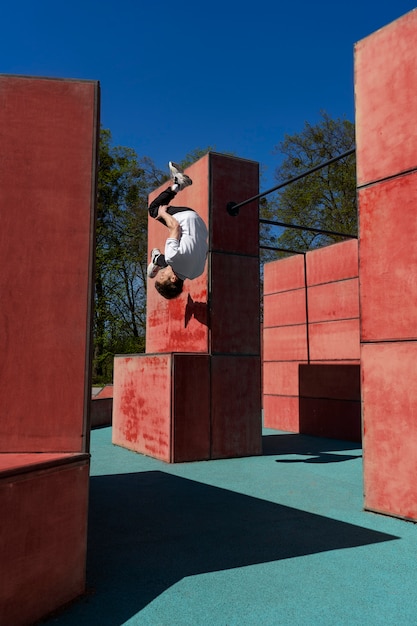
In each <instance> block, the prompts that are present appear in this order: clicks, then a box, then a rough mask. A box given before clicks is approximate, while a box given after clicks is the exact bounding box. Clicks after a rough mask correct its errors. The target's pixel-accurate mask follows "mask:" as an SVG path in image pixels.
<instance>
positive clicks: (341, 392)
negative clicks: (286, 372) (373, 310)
mask: <svg viewBox="0 0 417 626" xmlns="http://www.w3.org/2000/svg"><path fill="white" fill-rule="evenodd" d="M299 373H300V380H299V390H300V396H302V397H304V398H326V399H336V400H351V401H355V402H360V399H361V386H360V366H359V363H352V364H347V363H343V364H338V363H324V364H322V363H310V364H308V365H306V364H300V366H299Z"/></svg>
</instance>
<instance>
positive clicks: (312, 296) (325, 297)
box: [308, 278, 359, 323]
mask: <svg viewBox="0 0 417 626" xmlns="http://www.w3.org/2000/svg"><path fill="white" fill-rule="evenodd" d="M358 318H359V282H358V278H350V279H347V280H341V281H338V282H333V283H327V284H325V285H316V286H314V287H310V288H309V289H308V320H309V322H310V323H313V322H331V321H335V320H340V319H345V320H348V319H356V320H358Z"/></svg>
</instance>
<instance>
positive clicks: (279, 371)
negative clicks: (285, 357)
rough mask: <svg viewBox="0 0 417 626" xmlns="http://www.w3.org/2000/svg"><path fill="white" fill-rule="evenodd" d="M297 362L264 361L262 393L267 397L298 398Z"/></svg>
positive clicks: (298, 366)
mask: <svg viewBox="0 0 417 626" xmlns="http://www.w3.org/2000/svg"><path fill="white" fill-rule="evenodd" d="M300 367H301V365H300V363H299V362H298V361H266V362H265V363H264V366H263V392H264V394H267V395H281V396H298V386H299V381H298V377H299V373H298V372H299V368H300Z"/></svg>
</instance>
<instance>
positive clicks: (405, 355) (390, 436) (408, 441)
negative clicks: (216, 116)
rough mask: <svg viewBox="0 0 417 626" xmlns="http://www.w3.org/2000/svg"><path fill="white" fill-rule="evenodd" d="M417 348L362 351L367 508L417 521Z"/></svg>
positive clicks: (403, 345) (396, 344) (411, 345)
mask: <svg viewBox="0 0 417 626" xmlns="http://www.w3.org/2000/svg"><path fill="white" fill-rule="evenodd" d="M416 364H417V343H416V342H414V341H413V342H408V341H407V342H393V343H381V344H364V345H363V346H362V401H363V409H362V410H363V422H364V483H365V508H366V509H369V510H372V511H377V512H380V513H385V514H388V515H394V516H397V517H401V518H406V519H412V520H414V521H417V490H416V476H417V447H416V441H417V420H416V412H417V382H416V381H417V365H416Z"/></svg>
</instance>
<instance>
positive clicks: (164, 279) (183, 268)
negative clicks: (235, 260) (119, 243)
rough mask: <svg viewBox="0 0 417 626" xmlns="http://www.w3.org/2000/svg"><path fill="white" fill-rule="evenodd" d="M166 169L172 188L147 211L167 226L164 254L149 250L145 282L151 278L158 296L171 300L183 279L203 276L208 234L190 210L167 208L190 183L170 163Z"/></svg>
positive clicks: (194, 212) (200, 220) (185, 176)
mask: <svg viewBox="0 0 417 626" xmlns="http://www.w3.org/2000/svg"><path fill="white" fill-rule="evenodd" d="M169 169H170V172H171V179H172V184H171V185H170V187H168V188H167V189H165V190H164V191H163V192H162V193H160V194H159V196H158V197H157V198H155V200H153V202H151V204H150V205H149V207H148V211H149V214H150V216H151V217H153V218H154V219H156V220H158V221H159V222H161V223H162V224H164V225H165V226H167V228H168V238H167V240H166V242H165V250H164V254H162V253H161V251H160V250H158V248H154V249H153V250H152V252H151V262H150V263H149V265H148V272H147V273H148V276H149V278H155V287H156V289H157V291H158V292H159V293H160V294H161V296H163V297H164V298H167V299H168V300H171V299H172V298H176V297H177V296H179V295H180V294H181V292H182V289H183V285H184V280H185V279H186V278H188V279H190V280H192V279H193V278H197V277H198V276H200V275H201V274H202V273H203V272H204V267H205V263H206V256H207V249H208V243H207V238H208V231H207V226H206V225H205V223H204V222H203V220H202V219H201V217H200V216H199V215H198V213H196V211H194V209H190V208H189V207H184V206H171V205H170V202H171V200H173V199H174V198H175V196H176V195H177V193H178V192H179V191H181V190H182V189H185V187H188V186H189V185H192V182H193V181H192V180H191V178H190V177H189V176H187V175H186V174H184V173H183V172H182V171H181V169H180V167H179V166H178V165H176V163H173V162H172V161H170V162H169ZM174 215H175V217H173V216H174Z"/></svg>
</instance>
